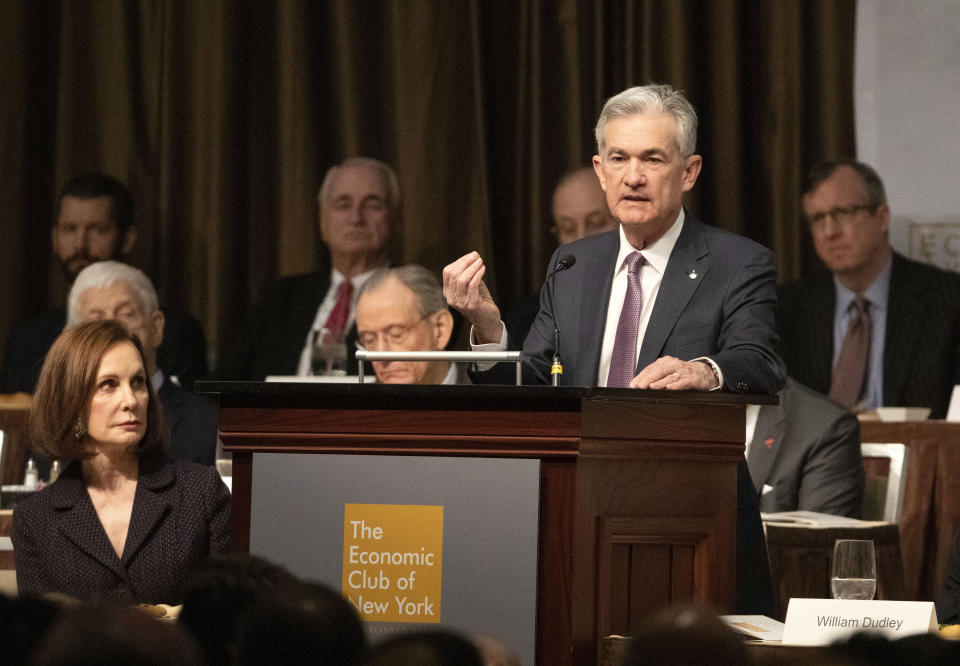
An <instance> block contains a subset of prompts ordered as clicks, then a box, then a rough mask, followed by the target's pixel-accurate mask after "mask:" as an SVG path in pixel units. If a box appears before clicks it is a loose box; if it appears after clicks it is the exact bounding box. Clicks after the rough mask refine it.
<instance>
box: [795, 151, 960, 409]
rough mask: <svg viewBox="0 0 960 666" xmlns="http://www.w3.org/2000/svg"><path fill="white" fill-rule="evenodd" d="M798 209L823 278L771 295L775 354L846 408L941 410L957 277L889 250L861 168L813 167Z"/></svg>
mask: <svg viewBox="0 0 960 666" xmlns="http://www.w3.org/2000/svg"><path fill="white" fill-rule="evenodd" d="M805 192H806V193H805V194H804V195H803V211H804V215H805V216H806V218H807V221H808V223H809V226H810V234H811V235H812V236H813V244H814V247H815V248H816V251H817V254H818V255H819V257H820V258H821V259H822V260H823V263H824V264H825V265H826V267H827V271H829V272H826V271H825V272H822V273H819V274H816V275H813V276H812V277H810V278H808V279H805V280H802V281H800V282H795V283H792V284H785V285H783V286H782V287H781V289H780V299H779V306H778V308H777V329H778V332H779V334H780V354H781V355H782V356H783V360H784V362H785V363H786V364H787V371H788V373H789V374H790V376H791V377H794V378H796V379H797V380H799V381H800V382H802V383H804V384H805V385H807V386H809V387H810V388H812V389H814V390H815V391H819V392H821V393H826V394H828V395H829V396H830V397H831V398H833V399H834V400H836V401H837V402H840V403H841V404H844V405H846V406H847V407H849V408H851V409H854V410H868V409H873V408H875V407H881V406H884V405H889V406H914V407H929V408H930V409H931V410H932V413H931V416H932V417H933V418H943V417H944V416H945V415H946V412H947V405H948V402H949V400H950V393H951V391H952V389H953V386H954V384H957V383H960V276H958V275H957V274H956V273H950V272H947V271H942V270H940V269H938V268H935V267H933V266H928V265H925V264H921V263H917V262H915V261H911V260H910V259H907V258H906V257H904V256H902V255H900V254H898V253H896V252H894V251H893V250H892V248H891V246H890V234H889V229H890V207H889V206H888V205H887V198H886V194H885V192H884V187H883V182H882V181H881V180H880V177H879V176H878V175H877V173H876V172H875V171H874V170H873V169H872V168H870V167H869V166H867V165H866V164H863V163H862V162H855V161H853V160H846V161H836V162H823V163H821V164H818V165H816V166H815V167H814V168H813V169H812V170H811V171H810V174H809V176H808V178H807V184H806V188H805Z"/></svg>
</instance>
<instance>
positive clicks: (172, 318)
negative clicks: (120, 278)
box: [0, 305, 207, 393]
mask: <svg viewBox="0 0 960 666" xmlns="http://www.w3.org/2000/svg"><path fill="white" fill-rule="evenodd" d="M165 314H166V321H165V323H164V325H163V343H162V344H161V345H160V346H159V347H158V348H157V365H159V366H160V367H161V368H162V369H163V370H164V372H166V373H167V374H169V375H176V376H177V377H178V378H179V379H180V384H181V386H183V387H184V388H187V389H189V388H191V387H192V386H193V382H194V380H196V379H200V378H201V377H203V376H205V375H206V374H207V343H206V340H205V339H204V336H203V329H202V328H201V327H200V322H198V321H197V319H196V318H195V317H193V316H192V315H189V314H185V313H175V312H173V313H165ZM66 324H67V308H66V306H64V305H61V306H60V307H58V308H55V309H53V310H51V311H50V312H47V313H46V314H43V315H41V316H39V317H36V318H34V319H30V320H28V321H25V322H24V323H22V324H21V325H20V326H18V327H16V328H15V329H13V330H12V331H11V332H10V339H9V340H8V341H7V348H6V352H5V354H4V360H3V373H2V375H0V377H2V379H0V393H16V392H18V391H22V392H24V393H33V391H34V389H35V388H36V387H37V379H39V377H40V369H41V368H42V367H43V359H44V357H45V356H46V355H47V351H48V350H49V349H50V346H51V345H52V344H53V342H54V340H56V339H57V337H58V336H59V335H60V333H62V332H63V327H64V326H66Z"/></svg>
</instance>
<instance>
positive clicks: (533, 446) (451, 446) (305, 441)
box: [220, 432, 579, 458]
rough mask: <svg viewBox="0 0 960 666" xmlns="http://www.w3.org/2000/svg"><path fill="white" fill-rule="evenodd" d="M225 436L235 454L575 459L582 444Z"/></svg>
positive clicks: (479, 438)
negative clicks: (340, 454)
mask: <svg viewBox="0 0 960 666" xmlns="http://www.w3.org/2000/svg"><path fill="white" fill-rule="evenodd" d="M220 436H221V439H222V440H223V443H224V445H226V446H228V447H229V448H230V450H231V451H234V452H239V451H261V452H270V453H348V454H367V455H373V454H378V453H382V454H386V455H444V456H477V457H497V458H574V457H576V455H577V445H578V443H579V442H578V440H577V438H576V437H497V438H496V440H495V441H491V439H490V437H489V436H485V435H483V436H481V435H456V436H454V435H407V434H384V435H362V434H356V433H330V434H326V433H263V432H224V433H221V435H220Z"/></svg>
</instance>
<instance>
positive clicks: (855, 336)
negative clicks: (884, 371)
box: [830, 294, 872, 409]
mask: <svg viewBox="0 0 960 666" xmlns="http://www.w3.org/2000/svg"><path fill="white" fill-rule="evenodd" d="M869 306H870V301H868V300H867V299H866V298H864V297H863V295H862V294H857V296H856V297H854V299H853V301H852V302H851V303H850V309H851V310H853V312H854V315H853V318H852V319H851V320H850V325H849V326H848V327H847V335H846V337H844V338H843V346H842V347H840V355H839V356H837V365H836V367H835V368H834V369H833V377H832V378H831V380H830V397H831V398H833V399H834V400H836V401H837V402H839V403H840V404H842V405H846V406H847V407H849V408H850V409H856V408H857V405H858V404H859V403H860V396H861V395H862V394H863V391H864V390H865V389H866V386H867V369H868V367H869V363H868V360H869V358H870V337H871V336H870V332H871V328H872V323H871V322H870V313H869Z"/></svg>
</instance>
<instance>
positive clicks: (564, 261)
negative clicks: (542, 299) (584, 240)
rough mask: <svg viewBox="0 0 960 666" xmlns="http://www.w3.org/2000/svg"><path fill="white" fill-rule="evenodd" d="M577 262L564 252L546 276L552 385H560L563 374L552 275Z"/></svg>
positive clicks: (573, 257)
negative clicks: (550, 325)
mask: <svg viewBox="0 0 960 666" xmlns="http://www.w3.org/2000/svg"><path fill="white" fill-rule="evenodd" d="M575 263H577V258H576V257H575V256H573V255H572V254H565V255H563V256H562V257H561V258H560V261H558V262H557V265H556V266H555V267H554V269H553V270H552V271H550V275H548V276H547V281H548V282H550V283H551V284H550V312H551V314H552V315H553V365H551V367H550V380H551V381H552V383H553V385H554V386H560V376H561V375H562V374H563V359H561V358H560V324H558V323H557V305H556V303H554V300H553V297H554V293H553V281H554V279H553V276H554V275H556V274H557V273H559V272H560V271H565V270H567V269H568V268H570V267H571V266H573V265H574V264H575Z"/></svg>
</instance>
